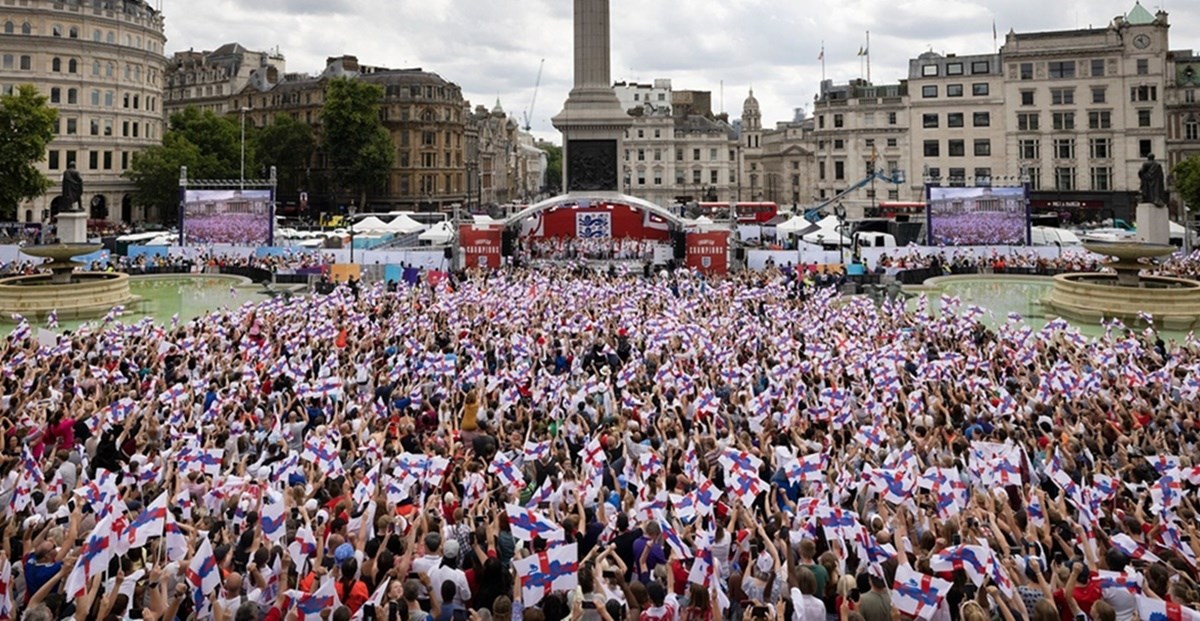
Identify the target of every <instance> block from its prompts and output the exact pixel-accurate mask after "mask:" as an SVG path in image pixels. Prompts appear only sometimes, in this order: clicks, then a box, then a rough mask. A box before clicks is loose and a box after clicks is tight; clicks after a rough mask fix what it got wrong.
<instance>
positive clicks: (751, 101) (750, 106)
mask: <svg viewBox="0 0 1200 621" xmlns="http://www.w3.org/2000/svg"><path fill="white" fill-rule="evenodd" d="M742 110H745V111H747V112H750V111H753V112H758V99H756V98H755V97H754V89H753V88H751V89H750V96H749V97H747V98H746V102H745V103H743V104H742Z"/></svg>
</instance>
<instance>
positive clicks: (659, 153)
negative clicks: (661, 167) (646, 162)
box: [654, 149, 662, 162]
mask: <svg viewBox="0 0 1200 621" xmlns="http://www.w3.org/2000/svg"><path fill="white" fill-rule="evenodd" d="M654 161H656V162H661V161H662V149H655V150H654Z"/></svg>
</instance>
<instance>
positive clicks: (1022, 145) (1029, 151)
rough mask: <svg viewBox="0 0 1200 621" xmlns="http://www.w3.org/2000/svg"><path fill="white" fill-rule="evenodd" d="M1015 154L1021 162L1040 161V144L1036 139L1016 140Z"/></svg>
mask: <svg viewBox="0 0 1200 621" xmlns="http://www.w3.org/2000/svg"><path fill="white" fill-rule="evenodd" d="M1017 153H1018V154H1019V155H1020V157H1021V159H1023V160H1040V159H1042V143H1041V141H1040V140H1036V139H1024V140H1018V141H1017Z"/></svg>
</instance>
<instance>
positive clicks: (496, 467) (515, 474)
mask: <svg viewBox="0 0 1200 621" xmlns="http://www.w3.org/2000/svg"><path fill="white" fill-rule="evenodd" d="M488 472H489V473H491V474H494V475H496V478H498V479H500V482H501V483H503V484H504V485H505V487H508V488H510V489H520V488H522V487H525V477H524V476H523V475H522V474H521V471H520V470H517V467H516V465H514V464H513V462H512V460H511V459H509V458H508V456H506V455H505V454H504V453H502V452H497V453H496V457H495V458H494V459H492V464H491V465H490V466H488Z"/></svg>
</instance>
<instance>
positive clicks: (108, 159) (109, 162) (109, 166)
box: [104, 151, 112, 170]
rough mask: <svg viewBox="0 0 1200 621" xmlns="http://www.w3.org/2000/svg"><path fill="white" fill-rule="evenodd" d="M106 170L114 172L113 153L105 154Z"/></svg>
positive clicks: (106, 152) (107, 152)
mask: <svg viewBox="0 0 1200 621" xmlns="http://www.w3.org/2000/svg"><path fill="white" fill-rule="evenodd" d="M104 170H112V151H105V152H104Z"/></svg>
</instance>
